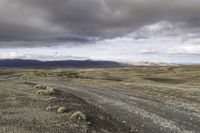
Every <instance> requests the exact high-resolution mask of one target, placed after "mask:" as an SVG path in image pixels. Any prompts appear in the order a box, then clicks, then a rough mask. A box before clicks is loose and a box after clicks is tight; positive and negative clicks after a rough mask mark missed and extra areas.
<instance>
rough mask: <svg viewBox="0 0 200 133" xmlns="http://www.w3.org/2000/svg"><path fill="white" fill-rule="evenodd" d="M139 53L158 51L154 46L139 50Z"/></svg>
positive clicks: (154, 52)
mask: <svg viewBox="0 0 200 133" xmlns="http://www.w3.org/2000/svg"><path fill="white" fill-rule="evenodd" d="M140 53H141V54H156V53H158V51H157V50H156V49H155V48H146V49H143V50H141V51H140Z"/></svg>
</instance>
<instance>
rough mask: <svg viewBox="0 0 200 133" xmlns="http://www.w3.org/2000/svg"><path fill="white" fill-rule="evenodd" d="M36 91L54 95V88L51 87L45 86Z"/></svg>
mask: <svg viewBox="0 0 200 133" xmlns="http://www.w3.org/2000/svg"><path fill="white" fill-rule="evenodd" d="M36 93H37V94H39V95H55V94H56V90H55V89H54V88H51V87H46V89H45V90H38V91H37V92H36Z"/></svg>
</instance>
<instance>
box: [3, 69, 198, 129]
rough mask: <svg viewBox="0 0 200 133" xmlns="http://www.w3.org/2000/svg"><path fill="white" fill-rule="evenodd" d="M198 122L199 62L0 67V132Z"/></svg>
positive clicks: (178, 125) (170, 125) (194, 124)
mask: <svg viewBox="0 0 200 133" xmlns="http://www.w3.org/2000/svg"><path fill="white" fill-rule="evenodd" d="M59 109H60V110H59ZM199 125H200V67H199V66H176V67H175V66H174V67H170V66H169V67H133V68H107V69H103V68H101V69H56V68H54V69H1V71H0V132H2V133H4V132H6V133H7V132H8V133H9V132H11V133H13V132H14V133H30V132H31V133H38V132H42V133H43V132H45V133H46V132H49V133H50V132H53V133H54V132H55V133H63V132H67V133H68V132H69V133H73V132H74V133H79V132H83V133H84V132H91V133H95V132H98V133H126V132H139V133H141V132H142V133H143V132H145V133H146V132H147V133H155V132H166V133H167V132H180V133H182V132H185V133H187V132H192V133H193V132H194V133H198V132H200V126H199Z"/></svg>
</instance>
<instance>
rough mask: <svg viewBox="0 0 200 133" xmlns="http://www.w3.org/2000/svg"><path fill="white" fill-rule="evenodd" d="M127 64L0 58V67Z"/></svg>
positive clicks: (87, 66)
mask: <svg viewBox="0 0 200 133" xmlns="http://www.w3.org/2000/svg"><path fill="white" fill-rule="evenodd" d="M122 66H128V65H127V64H123V63H119V62H114V61H96V60H64V61H39V60H23V59H6V60H0V67H9V68H11V67H13V68H14V67H22V68H46V67H63V68H92V67H97V68H104V67H122Z"/></svg>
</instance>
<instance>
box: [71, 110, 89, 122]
mask: <svg viewBox="0 0 200 133" xmlns="http://www.w3.org/2000/svg"><path fill="white" fill-rule="evenodd" d="M71 119H72V120H74V121H76V122H81V121H86V116H85V114H83V113H82V112H81V111H77V112H74V113H73V114H72V115H71Z"/></svg>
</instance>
